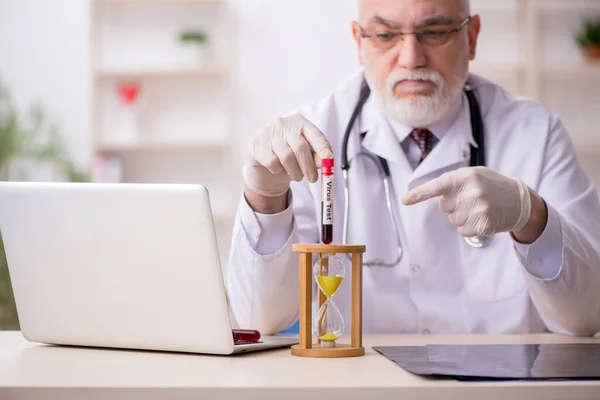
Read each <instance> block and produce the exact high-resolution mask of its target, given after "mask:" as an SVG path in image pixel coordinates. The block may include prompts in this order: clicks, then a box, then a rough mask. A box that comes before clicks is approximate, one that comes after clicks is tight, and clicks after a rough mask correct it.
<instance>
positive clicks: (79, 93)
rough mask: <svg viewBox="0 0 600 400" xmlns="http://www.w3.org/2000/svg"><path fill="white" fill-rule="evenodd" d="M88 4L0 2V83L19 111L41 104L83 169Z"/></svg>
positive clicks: (67, 0)
mask: <svg viewBox="0 0 600 400" xmlns="http://www.w3.org/2000/svg"><path fill="white" fill-rule="evenodd" d="M88 10H89V3H88V1H82V0H0V79H1V80H2V81H3V83H4V84H5V86H7V87H8V88H9V89H10V90H11V92H12V95H13V98H14V100H15V101H16V103H17V104H18V106H19V108H21V109H25V108H27V107H29V106H31V105H32V104H33V103H34V102H37V101H39V102H41V104H42V105H43V106H44V108H45V109H46V110H47V112H48V114H49V116H50V117H51V118H52V119H53V120H54V121H55V122H57V123H58V124H59V125H60V127H61V129H62V132H63V133H64V135H65V137H66V139H67V142H68V145H69V152H70V153H71V155H72V157H73V158H74V159H75V161H76V162H77V163H78V164H80V165H84V163H87V162H88V160H89V151H90V141H91V137H90V134H89V133H90V115H91V113H90V96H89V93H90V58H89V26H90V25H89V21H88Z"/></svg>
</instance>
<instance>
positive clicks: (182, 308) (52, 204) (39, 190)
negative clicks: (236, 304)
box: [0, 182, 298, 355]
mask: <svg viewBox="0 0 600 400" xmlns="http://www.w3.org/2000/svg"><path fill="white" fill-rule="evenodd" d="M0 232H1V233H2V237H3V240H4V246H5V251H6V256H7V261H8V268H9V272H10V276H11V281H12V285H13V291H14V296H15V302H16V305H17V312H18V316H19V322H20V326H21V332H22V334H23V336H24V337H25V338H26V339H27V340H29V341H31V342H38V343H48V344H56V345H72V346H91V347H104V348H124V349H140V350H158V351H173V352H187V353H204V354H219V355H229V354H237V353H242V352H249V351H258V350H265V349H273V348H281V347H289V346H291V345H293V344H295V343H298V338H297V337H288V336H277V335H275V336H271V337H265V336H263V337H261V339H260V341H259V342H258V343H246V342H244V343H239V342H237V343H236V341H234V338H233V334H232V322H231V320H230V314H229V308H228V302H227V296H226V291H225V285H224V279H223V273H222V269H221V264H220V260H219V251H218V246H217V239H216V232H215V227H214V221H213V215H212V211H211V204H210V196H209V192H208V190H207V189H206V187H204V186H202V185H191V184H149V183H140V184H135V183H114V184H113V183H72V182H0ZM249 328H252V327H249Z"/></svg>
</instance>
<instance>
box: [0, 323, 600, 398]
mask: <svg viewBox="0 0 600 400" xmlns="http://www.w3.org/2000/svg"><path fill="white" fill-rule="evenodd" d="M363 340H364V343H365V348H366V355H365V356H363V357H357V358H340V359H315V358H302V357H295V356H292V355H291V354H290V351H289V349H279V350H268V351H264V352H256V353H248V354H241V355H235V356H209V355H196V354H178V353H160V352H148V351H129V350H108V349H90V348H75V347H59V346H48V345H41V344H36V343H30V342H27V341H26V340H25V339H24V338H23V337H22V335H21V333H20V332H0V398H1V399H3V400H12V399H17V398H18V399H42V398H43V399H58V398H61V399H71V398H73V399H74V398H77V399H101V398H111V399H118V398H127V399H138V398H139V399H142V398H143V399H155V398H156V399H158V398H169V399H176V400H177V399H192V398H194V399H197V398H200V397H199V396H203V397H202V398H219V399H228V398H232V399H233V398H240V397H242V398H243V399H244V400H246V399H271V398H272V399H283V398H285V399H303V400H308V399H310V400H315V399H328V400H329V399H332V398H344V399H358V398H369V399H387V398H390V399H392V398H393V399H397V398H400V397H399V396H408V397H410V398H419V399H481V398H486V399H511V400H518V399H566V398H569V399H600V381H576V382H572V381H571V382H568V381H567V382H537V383H536V382H511V381H508V382H457V381H454V380H446V379H428V378H422V377H419V376H416V375H412V374H411V373H409V372H407V371H404V370H403V369H401V368H400V367H398V366H397V365H396V364H395V363H393V362H392V361H389V360H388V359H387V358H385V357H383V356H382V355H380V354H378V353H377V352H375V351H374V350H373V349H372V348H371V347H372V346H387V345H425V344H438V343H439V344H479V343H533V344H536V343H600V338H597V337H596V338H571V337H566V336H558V335H549V334H546V335H365V336H364V338H363Z"/></svg>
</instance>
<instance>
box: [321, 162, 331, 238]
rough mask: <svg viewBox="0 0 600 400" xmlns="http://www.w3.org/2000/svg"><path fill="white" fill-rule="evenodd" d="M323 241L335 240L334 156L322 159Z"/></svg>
mask: <svg viewBox="0 0 600 400" xmlns="http://www.w3.org/2000/svg"><path fill="white" fill-rule="evenodd" d="M321 241H322V242H323V243H325V244H330V243H331V242H332V241H333V158H323V159H322V160H321Z"/></svg>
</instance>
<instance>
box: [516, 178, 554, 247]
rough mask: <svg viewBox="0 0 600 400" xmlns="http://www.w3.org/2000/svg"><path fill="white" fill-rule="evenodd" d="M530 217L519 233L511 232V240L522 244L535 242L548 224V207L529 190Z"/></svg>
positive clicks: (538, 196) (539, 197)
mask: <svg viewBox="0 0 600 400" xmlns="http://www.w3.org/2000/svg"><path fill="white" fill-rule="evenodd" d="M528 189H529V194H530V195H531V215H530V217H529V221H528V222H527V224H526V225H525V227H524V228H523V229H522V230H520V231H519V232H511V235H512V236H513V238H514V239H515V240H516V241H517V242H519V243H522V244H531V243H533V242H535V241H536V240H537V239H538V238H539V237H540V236H541V235H542V233H543V232H544V229H546V225H547V223H548V207H547V205H546V202H545V201H544V199H543V198H542V197H541V196H540V195H538V194H537V193H536V192H535V191H533V190H532V189H531V188H528Z"/></svg>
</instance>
